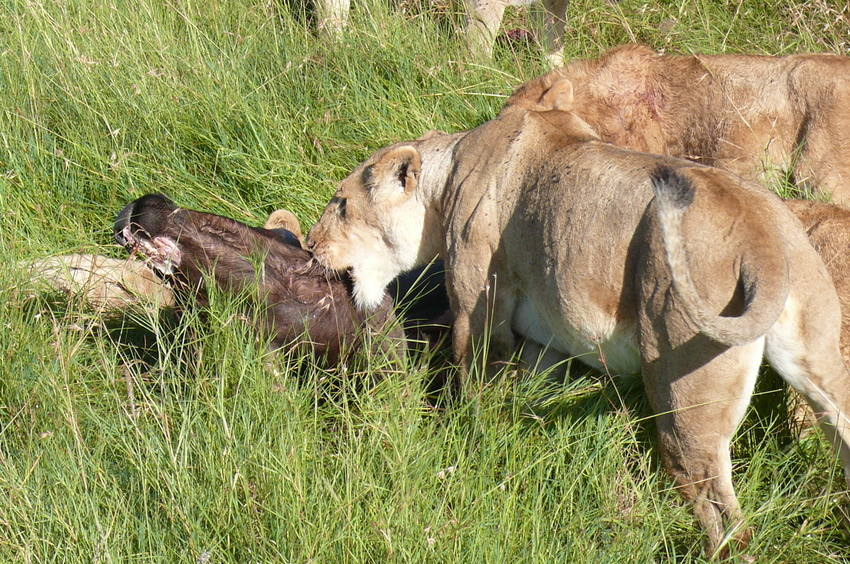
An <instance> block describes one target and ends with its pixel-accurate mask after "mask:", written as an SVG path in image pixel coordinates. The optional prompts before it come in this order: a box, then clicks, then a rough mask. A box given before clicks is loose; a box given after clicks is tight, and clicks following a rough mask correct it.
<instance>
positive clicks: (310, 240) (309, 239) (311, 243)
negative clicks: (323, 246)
mask: <svg viewBox="0 0 850 564" xmlns="http://www.w3.org/2000/svg"><path fill="white" fill-rule="evenodd" d="M315 248H316V240H315V239H313V238H312V237H309V236H308V237H307V250H310V251H312V250H313V249H315Z"/></svg>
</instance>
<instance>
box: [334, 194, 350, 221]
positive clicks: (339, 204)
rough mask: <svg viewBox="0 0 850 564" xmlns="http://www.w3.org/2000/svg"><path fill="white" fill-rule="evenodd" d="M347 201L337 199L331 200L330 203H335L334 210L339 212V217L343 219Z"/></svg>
mask: <svg viewBox="0 0 850 564" xmlns="http://www.w3.org/2000/svg"><path fill="white" fill-rule="evenodd" d="M347 201H348V200H347V199H346V198H337V197H333V198H331V202H335V203H336V209H337V211H338V212H339V216H340V217H341V218H343V219H345V206H346V203H347Z"/></svg>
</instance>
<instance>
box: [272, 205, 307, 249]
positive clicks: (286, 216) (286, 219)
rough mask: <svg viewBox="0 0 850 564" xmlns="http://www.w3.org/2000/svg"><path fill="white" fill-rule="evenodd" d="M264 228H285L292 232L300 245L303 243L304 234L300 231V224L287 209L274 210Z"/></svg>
mask: <svg viewBox="0 0 850 564" xmlns="http://www.w3.org/2000/svg"><path fill="white" fill-rule="evenodd" d="M263 228H264V229H287V230H289V231H291V232H292V234H293V235H295V237H296V238H297V239H298V241H299V242H300V243H301V245H302V246H303V245H304V235H302V233H301V224H300V223H299V222H298V218H297V217H295V214H294V213H292V212H291V211H289V210H275V211H273V212H272V213H271V215H269V218H268V219H267V220H266V223H265V224H264V225H263Z"/></svg>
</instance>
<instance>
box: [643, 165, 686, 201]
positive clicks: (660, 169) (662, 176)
mask: <svg viewBox="0 0 850 564" xmlns="http://www.w3.org/2000/svg"><path fill="white" fill-rule="evenodd" d="M649 177H650V180H651V181H652V188H653V190H654V191H655V196H656V197H657V198H659V199H661V200H664V201H665V202H666V203H668V204H670V205H672V206H675V207H677V208H686V207H688V206H689V205H691V204H692V203H693V201H694V185H693V184H691V182H690V180H688V179H687V178H685V177H683V176H682V175H680V174H679V173H678V172H677V171H676V169H674V168H673V167H671V166H669V165H665V164H659V165H658V166H657V167H655V170H653V171H652V173H651V174H650V176H649Z"/></svg>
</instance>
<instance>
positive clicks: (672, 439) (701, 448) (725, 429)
mask: <svg viewBox="0 0 850 564" xmlns="http://www.w3.org/2000/svg"><path fill="white" fill-rule="evenodd" d="M763 350H764V338H761V339H758V340H756V341H754V342H753V343H750V344H748V345H744V346H740V347H732V348H728V347H723V346H721V345H718V344H716V343H713V342H711V341H709V340H708V339H706V338H704V337H703V336H701V335H695V336H694V337H692V338H691V339H690V340H689V341H687V342H685V343H684V344H682V345H680V346H677V347H675V348H668V349H667V350H665V351H663V354H661V355H659V356H658V357H657V358H656V360H654V361H652V362H645V363H644V367H643V379H644V385H645V388H646V393H647V396H648V398H649V402H650V405H651V406H652V408H653V410H654V411H655V413H657V414H658V415H657V427H658V437H659V453H660V457H661V460H662V463H663V464H664V466H665V468H666V469H667V471H668V472H669V473H670V474H671V475H672V476H673V479H674V480H675V482H676V485H677V488H678V490H679V492H680V493H681V494H682V495H683V496H684V497H685V499H686V500H688V501H689V502H691V503H692V504H693V508H694V513H695V515H696V517H697V519H698V520H699V522H700V524H701V525H702V528H703V529H704V531H705V533H706V534H707V539H706V543H705V548H706V554H707V555H708V556H725V554H726V553H727V552H728V547H727V545H726V542H725V539H727V537H731V538H734V539H735V540H736V542H737V545H738V547H739V548H744V547H746V545H747V543H748V542H749V540H750V537H751V533H750V531H749V529H748V528H747V527H746V525H745V523H744V516H743V514H742V512H741V508H740V505H739V504H738V498H737V497H736V496H735V490H734V487H733V485H732V460H731V455H730V453H729V444H730V442H731V440H732V436H733V434H734V433H735V430H736V429H737V427H738V425H739V423H740V422H741V419H742V418H743V416H744V413H745V411H746V408H747V405H748V404H749V402H750V397H751V396H752V392H753V387H754V385H755V381H756V376H757V374H758V369H759V365H760V363H761V358H762V354H763Z"/></svg>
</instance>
